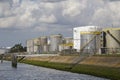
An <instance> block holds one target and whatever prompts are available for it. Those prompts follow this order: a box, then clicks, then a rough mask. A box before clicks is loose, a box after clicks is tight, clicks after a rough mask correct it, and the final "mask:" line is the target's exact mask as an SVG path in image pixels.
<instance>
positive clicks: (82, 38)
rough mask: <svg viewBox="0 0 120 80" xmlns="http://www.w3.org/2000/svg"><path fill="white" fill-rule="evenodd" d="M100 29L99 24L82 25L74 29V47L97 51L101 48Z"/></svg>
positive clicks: (85, 51)
mask: <svg viewBox="0 0 120 80" xmlns="http://www.w3.org/2000/svg"><path fill="white" fill-rule="evenodd" d="M100 31H101V28H99V27H97V26H82V27H76V28H74V29H73V35H74V49H76V50H77V51H78V52H84V53H96V52H98V50H99V48H100V44H99V43H100V41H99V40H100Z"/></svg>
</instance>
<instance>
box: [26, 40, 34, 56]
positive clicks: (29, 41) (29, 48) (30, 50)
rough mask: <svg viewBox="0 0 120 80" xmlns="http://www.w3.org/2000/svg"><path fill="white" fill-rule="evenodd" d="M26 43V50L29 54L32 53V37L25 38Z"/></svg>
mask: <svg viewBox="0 0 120 80" xmlns="http://www.w3.org/2000/svg"><path fill="white" fill-rule="evenodd" d="M26 44H27V52H28V53H29V54H31V53H33V52H34V41H33V39H30V40H27V42H26Z"/></svg>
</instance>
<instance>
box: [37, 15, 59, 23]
mask: <svg viewBox="0 0 120 80" xmlns="http://www.w3.org/2000/svg"><path fill="white" fill-rule="evenodd" d="M39 21H40V22H43V23H55V22H56V21H57V20H56V17H55V16H54V15H50V16H47V15H42V16H41V17H40V18H39Z"/></svg>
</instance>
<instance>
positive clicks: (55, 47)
mask: <svg viewBox="0 0 120 80" xmlns="http://www.w3.org/2000/svg"><path fill="white" fill-rule="evenodd" d="M61 43H62V35H60V34H58V35H51V36H50V51H53V52H54V51H59V44H61Z"/></svg>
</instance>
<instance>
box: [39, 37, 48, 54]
mask: <svg viewBox="0 0 120 80" xmlns="http://www.w3.org/2000/svg"><path fill="white" fill-rule="evenodd" d="M40 47H41V52H48V39H47V36H42V37H41V44H40Z"/></svg>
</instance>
